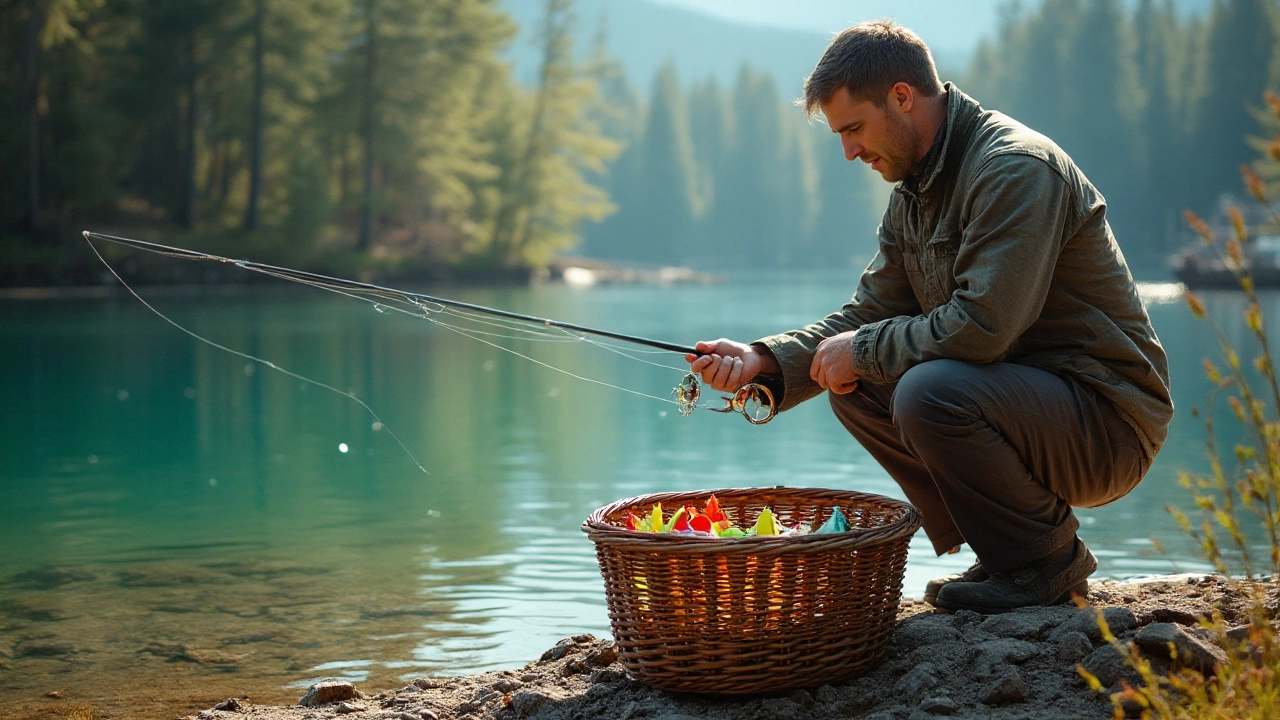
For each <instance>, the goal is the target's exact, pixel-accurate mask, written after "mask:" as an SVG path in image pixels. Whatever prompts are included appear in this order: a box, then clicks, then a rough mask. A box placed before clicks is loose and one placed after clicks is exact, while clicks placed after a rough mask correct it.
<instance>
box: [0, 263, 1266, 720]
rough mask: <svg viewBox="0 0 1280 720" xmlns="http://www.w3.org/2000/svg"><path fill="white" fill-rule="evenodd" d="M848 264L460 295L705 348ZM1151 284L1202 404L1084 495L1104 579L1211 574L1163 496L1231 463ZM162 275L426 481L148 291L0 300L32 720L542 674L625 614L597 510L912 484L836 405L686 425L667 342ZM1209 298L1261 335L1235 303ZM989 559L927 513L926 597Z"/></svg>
mask: <svg viewBox="0 0 1280 720" xmlns="http://www.w3.org/2000/svg"><path fill="white" fill-rule="evenodd" d="M852 281H853V274H852V273H850V274H847V275H827V276H819V277H815V276H813V275H806V276H798V277H794V278H790V279H787V280H785V281H784V282H781V283H776V284H774V283H770V284H766V283H764V282H761V281H758V280H753V279H747V280H740V281H730V282H727V283H725V284H720V285H714V286H705V287H702V286H699V287H598V288H586V289H576V288H569V287H562V286H540V287H531V288H519V289H491V290H482V289H474V288H471V289H448V288H433V290H435V291H437V292H439V293H440V294H449V295H452V296H454V297H456V298H457V299H460V300H464V301H469V302H473V303H481V304H486V305H493V306H498V307H504V308H509V309H513V310H517V311H519V312H524V313H530V314H535V315H540V316H547V317H555V318H560V319H564V320H568V321H571V322H577V323H582V324H586V325H593V326H599V327H605V328H609V329H613V330H617V331H620V332H627V333H633V334H638V335H643V336H649V337H657V338H662V339H668V340H672V341H676V342H689V343H691V342H692V341H693V340H696V339H699V338H714V337H718V336H721V335H724V336H728V337H734V338H738V339H744V340H749V339H752V338H755V337H758V336H760V335H764V334H768V333H772V332H775V331H779V330H784V329H788V328H791V327H794V326H797V325H800V324H803V323H805V322H808V321H811V320H813V319H816V318H818V317H820V316H821V315H823V314H825V313H826V312H827V311H829V310H831V309H834V308H836V307H838V306H839V305H840V304H841V303H842V302H844V301H845V300H846V299H847V298H848V295H849V293H850V291H851V287H852V286H851V283H852ZM1148 290H1149V291H1150V292H1148V293H1147V295H1148V300H1149V309H1150V312H1151V314H1152V318H1153V320H1154V322H1155V325H1156V328H1157V330H1158V332H1159V334H1160V336H1161V338H1162V340H1163V341H1164V343H1165V346H1166V348H1167V349H1168V351H1169V354H1170V357H1171V361H1172V366H1173V379H1174V390H1175V396H1176V400H1177V403H1178V405H1179V409H1180V412H1179V413H1178V415H1177V417H1176V418H1175V421H1174V426H1173V430H1172V433H1173V434H1172V438H1171V440H1170V442H1169V443H1168V445H1167V446H1166V448H1165V450H1164V452H1163V453H1162V455H1161V456H1160V457H1159V459H1158V460H1157V462H1156V464H1155V466H1154V467H1153V469H1152V470H1151V473H1150V474H1149V476H1148V479H1147V480H1146V481H1145V482H1144V483H1143V484H1142V485H1141V486H1140V487H1139V488H1138V489H1137V490H1136V491H1135V492H1134V493H1132V494H1131V495H1130V496H1129V497H1127V498H1125V499H1123V500H1122V501H1120V502H1117V503H1115V504H1114V505H1112V506H1109V507H1106V508H1101V509H1097V510H1093V511H1085V512H1082V513H1081V519H1082V522H1083V524H1084V527H1083V529H1082V531H1081V535H1082V536H1083V538H1084V539H1085V540H1086V541H1087V542H1088V543H1089V544H1090V545H1091V546H1092V547H1093V549H1094V552H1095V554H1096V555H1097V556H1098V559H1099V562H1100V564H1101V567H1100V570H1099V575H1100V576H1110V577H1128V576H1134V575H1142V574H1151V573H1163V572H1170V571H1186V570H1197V569H1202V568H1203V565H1202V564H1201V563H1199V562H1197V561H1196V560H1195V554H1194V548H1192V547H1191V546H1190V544H1189V543H1187V542H1186V541H1183V540H1182V539H1181V538H1180V536H1179V534H1178V532H1177V530H1176V529H1175V528H1174V527H1173V525H1172V523H1171V522H1170V521H1169V520H1168V518H1167V515H1166V513H1165V512H1164V510H1163V506H1164V505H1165V504H1166V503H1168V502H1178V503H1182V504H1184V505H1185V504H1189V503H1186V501H1185V500H1186V498H1185V494H1184V491H1182V490H1181V489H1180V488H1178V487H1177V486H1176V484H1175V478H1176V473H1177V471H1178V470H1179V469H1181V468H1187V467H1191V468H1199V467H1203V466H1204V465H1205V464H1206V463H1205V461H1204V450H1203V443H1202V439H1201V431H1200V428H1199V426H1198V425H1197V422H1196V420H1195V419H1194V418H1193V417H1192V416H1191V414H1190V413H1189V412H1186V411H1187V410H1189V409H1190V407H1191V406H1192V405H1196V404H1202V403H1203V399H1204V397H1205V392H1206V385H1205V381H1204V380H1203V379H1202V377H1201V371H1200V358H1201V356H1202V355H1203V354H1205V353H1207V352H1209V351H1211V350H1212V347H1211V345H1210V343H1209V342H1208V337H1209V336H1208V335H1207V328H1206V327H1205V326H1204V325H1202V324H1199V323H1197V322H1195V321H1194V320H1192V319H1191V318H1190V317H1189V313H1187V312H1186V310H1185V309H1184V306H1183V305H1182V304H1181V302H1179V301H1178V299H1177V297H1176V293H1170V292H1169V288H1168V287H1164V288H1160V287H1152V288H1148ZM144 295H145V296H147V297H148V298H149V299H150V300H152V301H153V302H154V304H155V305H156V306H157V307H158V308H159V309H161V310H162V311H163V312H165V313H166V314H168V315H170V316H171V317H172V318H173V319H174V320H175V321H177V322H178V323H180V324H182V325H183V326H185V327H187V328H189V329H191V330H192V331H194V332H196V333H199V334H200V335H202V336H204V337H207V338H209V339H210V340H212V341H214V342H218V343H221V344H223V345H226V346H228V347H231V348H235V349H237V350H240V351H243V352H246V353H249V354H252V355H256V356H260V357H262V358H265V359H267V360H270V361H271V362H274V363H275V364H277V365H279V366H281V367H284V368H287V369H289V370H291V371H293V372H296V373H299V374H301V375H304V376H306V377H309V378H312V379H315V380H317V381H320V382H324V383H326V384H329V385H333V386H335V387H338V388H341V389H343V390H347V391H350V392H352V393H354V394H355V395H357V396H359V397H360V398H362V399H364V400H366V401H367V402H368V404H369V405H370V407H372V408H373V409H374V410H375V411H376V412H377V413H378V415H379V417H380V418H381V420H382V422H383V423H385V428H389V429H390V430H391V431H394V433H395V434H396V435H397V436H398V437H399V438H400V440H401V441H403V443H404V445H405V446H406V447H407V448H408V450H409V452H411V453H412V454H413V455H414V456H416V458H417V459H418V460H419V461H420V462H421V463H422V464H423V466H425V468H426V469H427V470H428V471H429V474H424V473H422V472H420V471H419V470H418V469H417V467H416V466H415V464H414V461H413V460H412V459H411V458H410V457H409V455H408V454H407V453H406V452H405V451H404V450H402V449H401V447H400V446H399V445H398V444H397V443H396V441H395V440H394V439H393V438H392V437H391V436H390V434H389V433H388V431H387V430H386V429H382V430H379V429H377V428H376V427H375V422H374V419H373V418H372V417H370V415H369V414H368V413H367V412H366V411H365V410H364V409H363V408H361V407H360V406H359V405H358V404H356V403H354V402H352V401H351V400H349V399H347V398H344V397H342V396H340V395H337V394H335V393H332V392H329V391H326V390H323V389H320V388H317V387H316V386H314V385H308V384H306V383H303V382H300V381H298V380H296V379H292V378H289V377H287V376H285V375H283V374H281V373H278V372H275V371H272V370H270V369H267V368H264V367H262V366H260V365H254V364H252V363H249V362H247V361H245V360H244V359H242V358H238V357H235V356H233V355H230V354H228V353H225V352H223V351H220V350H217V349H214V348H211V347H209V346H207V345H203V344H201V343H199V342H197V341H195V340H193V339H192V338H191V337H190V336H188V335H185V334H183V333H182V332H180V331H179V330H177V329H175V328H174V327H173V326H171V325H168V324H166V323H165V322H164V321H162V320H161V319H159V318H157V317H156V316H155V315H153V314H151V313H150V312H149V311H147V310H146V309H145V308H144V307H142V306H141V305H140V304H139V303H138V302H137V301H136V300H134V299H132V298H130V297H128V296H119V297H111V298H100V299H61V300H27V301H19V300H5V301H0V390H2V394H0V397H3V410H0V500H2V501H3V504H2V506H0V507H2V509H0V518H2V519H0V707H8V708H10V709H14V708H17V709H18V710H17V711H18V712H19V716H20V717H27V716H30V717H43V716H57V713H60V712H63V710H62V709H65V708H66V707H68V705H67V703H81V704H88V705H92V706H94V707H96V708H98V709H99V710H100V711H102V712H107V713H112V714H116V715H120V716H124V715H129V716H142V717H148V716H152V717H173V716H175V715H177V714H182V713H185V712H189V711H191V710H192V709H196V708H200V707H208V706H209V704H210V703H211V702H215V701H217V700H220V699H222V698H224V697H227V696H230V695H233V694H234V695H240V694H244V693H248V694H250V695H251V696H252V697H253V699H254V700H255V701H258V702H266V701H275V702H280V701H285V702H290V701H296V698H297V696H298V695H299V694H300V690H299V689H298V688H301V687H305V685H307V684H308V682H309V681H311V680H313V679H315V678H318V677H325V676H339V677H346V678H350V679H352V680H355V681H358V682H361V683H366V684H367V685H368V686H369V687H370V688H371V689H377V688H381V687H389V686H392V685H394V684H396V683H398V682H400V681H401V680H402V679H403V678H405V677H409V676H418V675H421V674H424V673H430V674H454V673H471V672H475V671H478V670H487V669H496V668H511V667H518V666H519V665H521V664H523V663H525V662H527V661H529V660H531V659H535V658H536V657H537V656H538V655H539V654H540V653H541V652H542V651H543V650H544V649H546V648H547V647H549V646H550V645H552V644H554V642H555V641H556V640H557V639H559V638H561V637H564V636H566V635H570V634H575V633H580V632H592V633H596V634H600V635H603V634H607V633H608V619H607V617H606V614H605V608H604V595H603V592H602V583H601V581H600V578H599V575H598V572H597V569H596V566H595V558H594V555H593V549H592V547H591V544H590V543H589V542H588V541H587V540H586V538H585V536H584V535H583V534H582V532H581V531H580V529H579V525H580V524H581V522H582V520H583V519H584V518H585V517H586V516H587V514H588V513H590V511H591V510H593V509H594V508H596V507H598V506H600V505H603V504H605V503H608V502H610V501H612V500H615V499H617V498H620V497H626V496H631V495H636V494H640V493H647V492H656V491H667V490H680V489H693V488H711V487H725V486H743V485H774V484H786V485H804V486H825V487H834V488H849V489H857V490H865V491H870V492H875V493H881V494H885V495H890V496H894V497H901V493H900V492H899V491H898V489H897V487H896V486H895V485H894V483H893V482H892V481H891V480H890V479H889V478H888V477H887V476H886V475H885V473H884V472H883V470H881V469H880V468H879V467H878V466H877V465H876V464H875V463H874V462H873V461H872V460H871V458H870V457H869V456H868V455H867V454H866V453H865V452H863V451H862V450H861V449H860V448H859V447H858V446H857V445H856V444H855V443H854V442H853V441H852V440H851V439H850V438H849V437H848V436H847V435H846V434H845V432H844V431H843V429H842V428H841V427H840V425H839V423H838V422H837V421H836V420H835V419H834V417H833V416H832V415H831V413H830V410H829V408H828V407H827V405H826V403H825V402H824V401H823V400H822V399H817V400H815V401H813V402H810V403H807V404H806V405H804V406H802V407H800V408H798V409H796V410H794V411H792V412H789V413H787V414H786V415H785V416H782V417H780V418H778V419H777V420H775V421H774V422H773V423H771V424H769V425H767V426H764V427H752V426H750V425H748V424H747V423H746V422H744V421H742V420H741V419H740V418H736V417H730V416H722V415H718V414H715V413H709V412H697V413H695V414H694V415H693V416H691V417H688V418H683V417H680V416H679V415H678V414H677V413H676V412H674V406H672V405H670V404H668V403H666V402H663V401H662V400H661V399H662V398H666V397H667V396H668V393H669V392H670V389H671V388H672V386H673V385H674V384H675V383H676V382H677V381H678V380H679V378H680V374H681V373H680V371H679V370H678V369H677V368H678V367H679V365H680V362H679V358H678V357H677V356H674V355H670V354H658V355H650V356H646V357H647V358H648V359H650V360H651V361H653V362H656V363H658V364H659V365H664V366H668V367H655V366H653V365H648V364H642V363H637V362H633V361H631V360H628V359H625V358H621V357H619V356H618V355H616V354H614V353H610V352H607V351H603V350H600V349H597V348H593V347H589V346H586V345H584V344H566V343H529V342H524V343H520V344H511V343H507V344H509V345H511V346H512V347H514V348H516V349H518V350H519V351H520V352H522V353H526V354H528V355H531V356H532V357H535V358H537V359H538V360H541V361H543V362H546V363H548V364H550V365H553V366H555V367H558V368H562V369H564V370H566V371H569V372H573V373H577V374H581V375H584V376H588V377H591V378H593V379H596V380H600V381H603V382H607V383H612V384H616V385H619V386H623V387H626V388H629V389H632V390H636V391H639V392H641V393H646V394H649V395H654V396H658V398H648V397H642V396H637V395H633V394H628V393H626V392H622V391H619V390H616V389H612V388H609V387H605V386H602V385H598V384H592V383H588V382H583V381H581V380H576V379H574V378H572V377H569V376H567V375H564V374H561V373H557V372H554V371H552V370H549V369H547V368H544V367H541V366H538V365H536V364H534V363H532V362H528V361H526V360H522V359H520V358H517V357H513V356H511V355H509V354H506V353H503V352H500V351H498V350H495V349H493V348H491V347H488V346H486V345H484V344H482V343H479V342H475V341H473V340H470V339H467V338H464V337H461V336H459V335H456V334H453V333H451V332H449V331H447V330H444V329H440V328H437V327H433V326H431V325H430V324H428V323H426V322H424V321H422V320H415V319H412V318H407V317H397V316H389V315H385V314H379V313H378V312H375V311H374V309H373V308H371V307H370V306H368V305H365V304H363V303H359V302H355V301H351V300H347V299H344V298H339V297H334V296H330V295H326V294H323V293H319V292H314V291H308V290H300V291H298V292H294V291H293V290H292V289H289V290H286V291H277V292H255V293H251V294H241V295H226V294H206V295H166V294H163V293H159V292H154V291H153V292H151V293H145V292H144ZM1208 300H1209V303H1210V305H1211V306H1212V311H1213V312H1214V314H1215V315H1217V316H1218V317H1220V318H1222V319H1223V321H1224V322H1226V323H1227V324H1228V329H1229V332H1231V333H1233V334H1235V336H1237V337H1240V338H1243V333H1244V328H1243V326H1242V323H1240V322H1237V321H1236V320H1235V318H1237V317H1238V310H1239V309H1240V303H1239V299H1238V298H1236V297H1234V296H1232V295H1230V294H1222V295H1210V296H1209V297H1208ZM1274 300H1275V299H1274V298H1272V299H1271V300H1270V302H1271V307H1270V308H1269V312H1270V317H1272V318H1275V317H1280V303H1276V302H1274ZM504 342H505V341H504ZM1153 536H1154V537H1157V538H1159V539H1160V540H1161V541H1162V542H1164V543H1165V545H1166V548H1167V550H1168V551H1169V553H1170V557H1166V556H1161V555H1157V554H1154V553H1152V547H1151V543H1150V538H1151V537H1153ZM971 561H972V556H971V555H970V554H969V553H967V552H965V553H961V554H959V555H952V556H945V557H943V558H935V557H933V556H932V553H931V552H930V551H929V549H928V545H927V543H926V542H925V540H924V536H923V534H921V535H918V536H917V537H916V539H915V542H913V544H912V552H911V555H910V559H909V563H908V567H907V577H906V583H905V591H906V593H907V595H908V596H916V597H918V596H919V594H920V592H921V591H922V590H923V586H924V583H925V581H926V580H927V579H928V578H930V577H932V576H935V575H938V574H941V573H945V572H948V571H952V570H954V569H957V568H961V567H965V566H967V565H968V564H969V563H970V562H971ZM53 690H58V691H60V692H61V693H62V694H63V695H64V697H63V698H62V699H60V700H56V699H51V698H46V697H45V693H48V692H50V691H53ZM125 707H127V708H128V710H127V711H126V710H122V709H121V708H125Z"/></svg>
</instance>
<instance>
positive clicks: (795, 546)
mask: <svg viewBox="0 0 1280 720" xmlns="http://www.w3.org/2000/svg"><path fill="white" fill-rule="evenodd" d="M762 493H767V494H770V495H774V496H777V495H793V496H795V497H797V498H804V497H806V496H812V495H823V496H829V497H831V498H832V501H831V502H830V503H828V504H831V505H837V504H857V503H858V502H859V501H873V502H874V503H876V504H879V505H881V506H886V507H888V508H890V509H892V510H893V511H896V516H895V517H894V518H893V519H892V520H890V521H889V522H887V523H885V524H883V525H878V526H875V527H865V528H853V529H850V530H848V531H846V532H840V533H830V534H823V535H816V534H809V535H775V536H770V537H746V538H717V537H703V536H697V535H677V534H669V533H653V532H644V531H641V530H628V529H626V528H625V527H619V526H617V525H613V524H611V523H607V522H605V521H604V518H605V517H607V516H609V515H612V514H614V513H617V512H619V511H621V510H625V509H627V508H629V507H635V506H638V505H648V506H652V505H653V504H654V503H656V502H663V503H666V502H675V503H678V504H684V503H685V502H687V501H691V500H697V499H702V498H709V497H711V496H712V495H715V496H716V497H717V498H741V497H742V496H744V495H745V496H748V497H750V496H751V495H754V494H762ZM919 528H920V511H919V510H917V509H916V508H915V506H913V505H911V504H910V503H908V502H906V501H903V500H897V499H895V498H891V497H887V496H884V495H877V494H875V493H868V492H862V491H858V490H837V489H829V488H815V487H788V486H783V485H774V486H761V487H737V488H718V489H710V490H686V491H677V492H663V493H647V494H644V495H636V496H633V497H629V498H624V499H622V500H617V501H615V502H612V503H609V504H608V505H605V506H603V507H600V508H597V509H596V510H595V511H594V512H592V513H591V515H589V516H588V517H587V519H586V521H584V522H583V523H582V531H583V532H585V533H586V534H587V536H588V537H589V538H590V539H591V540H592V541H594V542H597V543H601V542H603V543H610V544H620V545H628V546H631V547H633V548H638V547H641V546H648V547H650V548H652V549H653V550H655V551H660V552H671V551H679V550H687V551H693V552H698V553H703V552H716V551H724V552H728V553H731V554H736V552H752V553H755V552H760V551H778V550H789V551H798V550H803V551H817V550H829V549H831V548H833V547H840V548H842V549H849V550H853V549H858V548H860V547H872V546H876V545H882V544H884V543H887V542H892V541H894V540H897V539H899V538H901V537H903V536H904V535H905V536H910V535H914V534H915V532H916V530H918V529H919Z"/></svg>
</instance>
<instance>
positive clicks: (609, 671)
mask: <svg viewBox="0 0 1280 720" xmlns="http://www.w3.org/2000/svg"><path fill="white" fill-rule="evenodd" d="M626 677H627V673H626V672H625V671H623V670H622V668H614V667H602V668H600V669H599V670H596V671H595V672H593V673H591V684H592V685H602V684H611V683H616V682H618V681H619V680H625V679H626Z"/></svg>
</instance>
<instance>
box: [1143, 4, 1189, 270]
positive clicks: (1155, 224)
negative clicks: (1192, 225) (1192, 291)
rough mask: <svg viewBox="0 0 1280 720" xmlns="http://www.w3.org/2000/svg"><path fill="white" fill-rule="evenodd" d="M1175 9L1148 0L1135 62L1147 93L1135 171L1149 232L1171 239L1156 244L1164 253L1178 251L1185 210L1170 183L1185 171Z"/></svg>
mask: <svg viewBox="0 0 1280 720" xmlns="http://www.w3.org/2000/svg"><path fill="white" fill-rule="evenodd" d="M1175 12H1176V11H1175V9H1174V7H1173V2H1172V0H1163V2H1158V0H1142V1H1141V2H1140V3H1139V5H1138V8H1137V10H1136V12H1135V14H1134V21H1133V25H1134V31H1135V35H1136V39H1137V49H1136V51H1135V54H1134V65H1135V67H1136V71H1137V75H1138V87H1139V88H1141V89H1142V91H1143V94H1144V96H1145V97H1144V102H1143V105H1142V113H1141V120H1140V121H1139V123H1138V127H1139V128H1140V129H1141V130H1142V137H1141V139H1142V144H1141V146H1140V147H1139V148H1138V151H1139V153H1140V158H1139V160H1138V162H1137V168H1136V173H1135V175H1136V179H1137V185H1138V187H1140V188H1141V189H1142V199H1141V210H1142V211H1141V221H1142V222H1143V223H1144V224H1145V225H1146V227H1147V228H1148V232H1149V233H1155V234H1158V235H1159V237H1162V238H1164V239H1165V241H1166V242H1165V243H1161V244H1153V245H1154V248H1156V249H1159V250H1160V251H1162V252H1164V253H1168V252H1170V251H1172V250H1173V249H1174V248H1173V247H1172V239H1173V238H1174V237H1175V233H1174V232H1173V231H1172V228H1173V226H1174V223H1176V222H1178V220H1177V218H1178V216H1179V215H1180V210H1181V207H1180V206H1179V205H1178V203H1177V202H1176V201H1175V199H1174V198H1172V197H1170V192H1169V183H1168V179H1169V178H1172V177H1174V176H1176V175H1177V174H1178V173H1179V172H1181V170H1182V168H1181V162H1180V157H1181V153H1179V152H1177V147H1178V142H1179V139H1180V137H1179V132H1178V127H1177V120H1176V118H1175V112H1174V108H1175V97H1174V95H1173V79H1174V78H1175V77H1179V74H1175V73H1176V72H1177V69H1178V66H1177V64H1176V63H1175V57H1174V55H1175V54H1174V51H1173V50H1174V48H1175V47H1176V45H1175V44H1174V43H1175V41H1176V33H1177V31H1178V18H1177V15H1176V14H1175Z"/></svg>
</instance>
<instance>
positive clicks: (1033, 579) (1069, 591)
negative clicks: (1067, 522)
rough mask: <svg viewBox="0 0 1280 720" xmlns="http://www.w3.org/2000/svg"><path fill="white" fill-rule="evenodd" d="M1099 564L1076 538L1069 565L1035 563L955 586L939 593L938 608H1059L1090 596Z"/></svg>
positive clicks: (997, 610) (989, 610)
mask: <svg viewBox="0 0 1280 720" xmlns="http://www.w3.org/2000/svg"><path fill="white" fill-rule="evenodd" d="M1097 569H1098V561H1097V559H1096V558H1094V557H1093V553H1091V552H1089V548H1087V547H1085V544H1084V543H1083V542H1081V541H1080V538H1076V541H1075V556H1074V557H1072V559H1071V560H1070V561H1069V562H1068V563H1067V564H1066V565H1061V564H1053V565H1050V564H1046V563H1045V562H1040V561H1037V562H1032V563H1028V564H1027V565H1023V566H1022V567H1020V568H1015V569H1013V570H1010V571H1008V572H1002V573H993V574H992V575H991V577H990V578H988V579H986V580H984V581H982V582H951V583H947V584H946V585H943V586H942V587H941V588H940V589H939V590H938V597H937V599H936V600H935V602H934V605H936V606H938V607H940V608H945V609H947V610H974V611H976V612H980V613H987V614H994V613H1002V612H1008V611H1009V610H1013V609H1014V608H1019V607H1024V606H1027V605H1058V604H1061V603H1064V602H1067V601H1068V600H1070V599H1071V598H1072V596H1073V595H1079V596H1080V597H1084V596H1085V595H1087V594H1089V576H1090V575H1092V574H1093V571H1094V570H1097Z"/></svg>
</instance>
